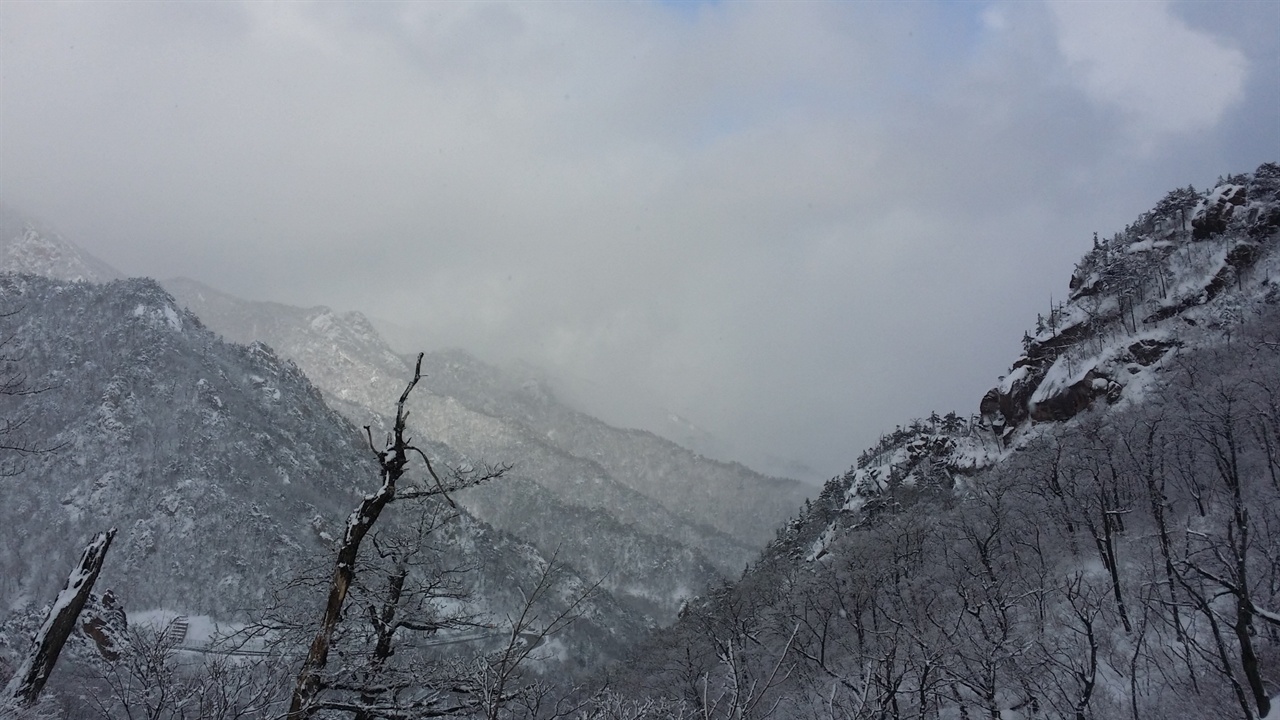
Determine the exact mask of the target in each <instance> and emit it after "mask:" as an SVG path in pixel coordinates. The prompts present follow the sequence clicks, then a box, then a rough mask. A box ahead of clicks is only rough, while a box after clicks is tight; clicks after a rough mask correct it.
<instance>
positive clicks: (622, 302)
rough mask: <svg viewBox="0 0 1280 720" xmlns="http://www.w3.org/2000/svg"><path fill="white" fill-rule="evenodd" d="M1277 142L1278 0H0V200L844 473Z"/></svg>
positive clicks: (962, 404) (215, 279)
mask: <svg viewBox="0 0 1280 720" xmlns="http://www.w3.org/2000/svg"><path fill="white" fill-rule="evenodd" d="M1276 160H1280V3H1271V2H1234V3H1233V2H1217V3H1196V2H1189V3H1163V2H1116V3H1107V2H1090V3H1083V2H1081V3H1071V2H1061V3H1044V4H1041V3H1020V2H1019V3H978V2H974V3H951V2H936V3H934V2H913V3H873V2H856V3H816V2H815V3H782V2H777V3H771V2H740V3H738V2H734V3H730V2H724V3H675V2H671V3H652V2H636V3H588V2H579V3H536V4H535V3H521V4H501V3H477V4H471V3H410V4H392V3H363V2H355V3H301V2H298V3H280V4H269V3H244V4H239V3H231V2H219V3H138V2H133V3H125V2H120V3H27V2H15V1H13V0H6V1H5V2H3V3H0V199H3V200H4V201H5V202H6V203H8V204H10V205H12V206H15V207H17V208H21V209H22V210H24V211H26V212H28V213H31V214H33V215H35V216H37V217H39V218H41V219H43V220H44V221H46V222H48V223H49V224H51V225H53V226H55V227H57V228H58V229H59V230H60V231H61V232H62V234H63V235H65V236H66V237H68V238H69V239H71V240H73V241H75V242H77V243H78V244H80V245H81V246H82V247H84V248H85V249H86V250H88V251H89V252H91V253H93V254H95V255H97V256H98V257H100V258H101V259H103V260H105V261H106V262H108V263H110V264H112V265H114V266H115V267H117V268H119V269H121V270H122V271H124V272H126V273H128V274H130V275H149V276H153V277H158V278H168V277H174V276H187V277H192V278H195V279H198V280H201V281H203V282H206V283H208V284H211V285H213V286H215V287H218V288H220V289H223V290H225V291H227V292H230V293H233V294H236V295H240V296H242V297H245V298H250V299H259V300H274V301H279V302H286V303H290V304H295V305H316V304H325V305H329V306H331V307H334V308H338V309H356V310H360V311H362V312H365V313H366V314H368V315H370V316H374V317H377V318H380V319H383V320H386V321H389V322H391V323H394V324H396V325H398V326H401V327H405V328H410V329H411V330H412V332H411V335H412V337H413V338H415V339H417V340H418V344H419V345H420V346H421V347H422V348H423V349H436V348H446V347H461V348H464V349H467V350H469V351H471V352H472V353H474V354H476V355H477V356H479V357H481V358H483V359H485V360H488V361H491V362H495V363H509V362H514V361H524V362H527V363H529V364H531V365H533V366H536V367H540V368H545V370H546V372H547V373H548V374H549V375H550V376H552V377H554V378H557V379H558V382H557V385H558V387H560V389H561V391H562V392H563V393H564V395H565V397H567V398H568V399H570V400H571V401H573V402H574V403H576V404H578V405H580V406H581V407H583V408H585V409H587V410H590V411H592V412H594V413H596V414H598V415H600V416H601V417H603V418H604V419H606V420H608V421H610V422H613V423H616V424H621V425H637V426H647V427H652V428H657V429H660V427H659V421H660V419H661V418H662V417H665V416H666V415H668V414H670V413H675V414H678V415H680V416H682V417H683V418H686V419H687V420H688V421H690V422H692V423H694V424H696V425H697V426H699V427H701V428H703V429H705V430H706V431H707V432H709V433H711V434H713V435H715V436H717V437H719V438H721V439H722V440H723V441H724V443H725V446H726V447H727V448H729V450H727V451H726V452H728V453H729V454H732V455H733V456H734V457H738V458H740V459H743V460H746V461H748V462H749V463H754V464H757V465H760V466H766V467H777V465H776V464H772V465H771V463H770V462H769V461H768V460H767V459H768V458H774V459H784V460H788V461H794V462H796V463H801V464H803V466H804V467H805V468H807V469H804V470H800V469H796V470H795V472H796V474H801V475H804V476H805V479H810V480H820V479H824V478H825V477H828V476H830V475H833V474H836V473H839V472H841V471H843V470H844V469H846V468H847V467H848V466H849V465H850V464H851V463H852V462H853V461H854V459H855V458H856V457H857V455H858V453H859V452H860V451H861V450H862V449H863V448H865V447H866V446H867V445H869V444H870V443H872V442H874V441H875V439H876V436H877V434H878V433H880V432H881V431H884V430H891V429H892V428H893V426H894V425H895V424H897V423H905V422H907V421H909V420H910V419H911V418H912V417H916V416H923V415H927V414H928V413H929V412H930V411H931V410H937V411H939V412H946V411H948V410H955V411H957V412H959V413H961V414H962V415H967V414H970V413H973V412H976V410H977V404H978V400H979V399H980V397H981V395H982V393H983V392H985V391H986V390H987V389H988V388H989V387H991V386H992V385H993V384H994V383H995V382H996V380H997V378H998V377H999V376H1000V375H1001V374H1002V373H1003V372H1005V370H1006V369H1007V367H1008V365H1009V363H1010V362H1012V360H1013V359H1014V358H1015V357H1016V355H1017V352H1018V342H1019V340H1020V338H1021V337H1022V332H1023V330H1024V329H1026V328H1029V327H1030V326H1031V325H1033V324H1034V321H1035V316H1036V313H1037V312H1038V311H1041V312H1047V309H1048V307H1049V304H1050V302H1051V298H1053V299H1061V298H1062V297H1064V296H1065V294H1066V289H1067V288H1066V283H1067V280H1068V277H1069V275H1070V272H1071V269H1072V264H1073V263H1074V261H1075V260H1077V259H1078V258H1079V256H1080V255H1081V253H1083V252H1084V251H1085V250H1086V249H1087V248H1088V247H1089V244H1090V241H1091V238H1092V234H1093V233H1094V232H1095V231H1096V232H1098V233H1100V234H1102V235H1104V236H1108V235H1110V234H1112V233H1114V232H1116V231H1119V230H1121V229H1122V228H1123V227H1124V225H1125V224H1126V223H1128V222H1131V221H1132V220H1134V219H1135V218H1136V216H1137V214H1138V213H1140V212H1143V211H1145V210H1147V209H1149V208H1150V207H1151V206H1152V205H1153V204H1154V203H1155V202H1156V201H1158V200H1159V199H1160V197H1161V196H1162V195H1163V194H1164V193H1165V192H1166V191H1168V190H1170V189H1172V188H1173V187H1175V186H1186V185H1187V184H1195V185H1196V187H1197V188H1202V187H1204V186H1205V185H1209V184H1211V183H1213V182H1214V181H1215V179H1216V178H1217V177H1218V176H1219V175H1225V174H1227V173H1233V172H1249V171H1252V170H1253V169H1254V168H1255V167H1256V166H1257V165H1258V164H1259V163H1261V162H1264V161H1276Z"/></svg>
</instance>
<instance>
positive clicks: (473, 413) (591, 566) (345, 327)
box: [167, 280, 804, 619]
mask: <svg viewBox="0 0 1280 720" xmlns="http://www.w3.org/2000/svg"><path fill="white" fill-rule="evenodd" d="M167 286H168V288H169V289H170V290H171V291H172V292H173V293H174V294H175V296H177V297H178V298H179V299H181V300H182V302H183V303H184V304H185V305H186V306H187V307H189V308H191V309H193V310H194V311H196V312H197V313H198V314H199V315H200V316H201V317H202V318H205V319H206V321H207V322H209V323H210V324H211V326H212V327H214V328H215V329H217V330H219V331H220V332H222V333H224V334H225V335H227V336H228V337H230V338H234V339H237V340H240V341H245V342H248V341H251V340H263V341H266V342H269V343H270V344H271V345H272V346H273V347H275V348H277V349H278V350H279V351H280V352H281V353H282V354H284V355H285V356H287V357H290V358H291V359H293V360H294V361H296V362H298V363H299V365H300V366H301V367H302V368H303V369H304V370H305V371H306V372H307V375H308V376H309V377H311V378H313V379H314V380H315V381H316V383H317V384H318V385H319V386H320V387H321V388H322V389H323V390H324V391H325V393H326V396H327V397H328V399H329V401H330V403H331V404H332V405H333V406H334V407H336V408H338V409H339V410H340V411H342V412H343V413H344V414H346V415H347V416H348V417H350V418H351V419H352V420H353V421H354V422H356V423H359V424H363V423H367V422H369V420H368V418H370V417H372V416H376V415H377V413H379V412H381V409H380V408H379V407H376V406H375V404H374V402H375V399H376V398H377V397H380V396H385V394H386V393H387V392H388V391H389V390H390V387H388V383H387V379H388V378H391V377H395V376H398V375H401V374H403V372H404V370H402V369H401V368H404V367H405V361H404V360H403V359H402V358H399V357H397V356H396V355H395V354H394V353H393V352H391V350H390V349H389V347H387V346H386V344H385V343H384V342H383V341H382V339H381V338H380V337H379V336H378V335H377V333H376V331H374V329H373V328H372V325H371V324H370V323H369V322H368V321H367V320H366V319H365V318H364V317H363V316H361V315H360V314H358V313H334V312H332V311H330V310H328V309H327V308H311V309H301V308H292V307H286V306H282V305H278V304H274V303H256V302H250V301H244V300H240V299H237V298H233V297H231V296H228V295H225V294H223V293H220V292H218V291H216V290H214V289H212V288H209V287H207V286H204V285H201V284H199V283H196V282H195V281H191V280H172V281H169V282H168V283H167ZM423 370H424V374H425V375H426V377H424V380H423V383H422V389H423V392H421V393H420V394H419V395H418V396H416V397H415V398H414V400H413V414H412V416H411V420H410V422H411V425H412V426H413V427H414V428H416V430H415V432H419V433H421V434H423V435H425V436H428V437H432V438H434V439H437V440H438V441H440V442H441V443H443V444H444V445H447V446H448V448H449V449H450V451H452V452H455V453H458V454H459V456H460V457H465V458H469V459H472V460H474V461H478V460H489V461H503V462H511V463H513V464H514V465H515V466H516V468H515V473H516V477H517V478H518V479H523V480H528V481H530V482H515V483H508V484H504V485H502V486H498V487H493V488H485V489H479V490H476V491H472V492H470V493H467V494H466V495H465V496H464V497H463V500H464V502H465V503H466V504H467V507H468V508H469V509H470V510H471V511H472V512H474V513H476V514H477V515H478V516H479V517H482V518H484V519H485V520H487V521H489V522H492V523H494V524H495V525H497V526H499V527H502V528H504V529H507V530H509V531H511V532H514V533H516V534H517V535H519V536H520V537H522V538H524V539H526V540H529V541H530V542H533V543H535V544H536V545H538V546H539V547H540V548H542V549H543V550H544V552H552V551H555V550H557V549H559V551H560V552H561V553H562V556H563V557H565V558H566V559H568V560H569V561H570V562H571V563H573V564H574V565H575V566H576V567H578V568H580V569H581V570H582V571H583V572H585V573H587V574H588V575H592V574H595V576H597V577H603V578H605V580H604V582H605V586H606V587H607V588H609V589H610V591H611V592H614V593H616V594H618V595H619V597H621V598H629V599H630V600H631V601H632V602H633V604H634V605H635V607H637V608H638V609H641V610H642V611H644V612H646V613H649V614H650V615H652V616H653V617H654V618H655V619H663V618H671V617H673V616H674V613H675V611H676V610H677V609H678V608H679V607H680V605H681V603H682V602H683V601H684V599H685V598H686V597H688V596H689V595H691V594H692V593H694V592H697V591H698V589H699V588H701V587H703V586H704V585H705V583H706V582H708V581H709V580H710V579H712V578H715V577H717V576H718V575H719V574H721V573H725V574H729V573H736V572H737V571H738V570H740V569H741V567H742V566H743V565H745V563H747V562H748V561H749V560H750V558H751V557H752V556H753V555H754V553H755V549H754V548H755V547H758V546H759V544H761V543H763V541H764V536H763V535H762V534H761V532H760V528H761V527H762V526H763V527H770V526H772V525H773V524H776V523H777V522H779V521H780V520H781V519H782V518H784V517H786V515H787V514H789V513H790V512H791V511H792V509H793V508H794V507H796V506H797V505H798V504H799V502H800V501H801V499H802V497H803V490H804V488H803V486H801V485H800V484H799V483H796V482H794V481H782V480H771V479H768V478H763V477H762V476H759V475H757V474H755V473H752V472H750V471H749V470H747V469H745V468H742V467H741V466H731V465H726V464H723V463H715V462H713V461H708V460H705V459H702V458H698V457H696V456H694V455H693V454H692V453H689V452H688V451H685V450H683V449H681V448H679V447H677V446H675V445H673V444H671V443H668V442H666V441H663V440H661V439H659V438H657V437H655V436H652V435H649V434H648V433H642V432H638V431H625V430H618V429H615V428H610V427H608V426H606V425H604V424H603V423H600V422H599V421H596V420H594V419H592V418H589V417H587V416H585V415H582V414H580V413H576V412H574V411H572V410H569V409H567V408H565V407H564V406H562V405H560V404H559V403H558V402H556V401H555V399H554V398H553V397H551V396H550V394H549V393H548V392H546V391H545V389H544V388H543V387H542V386H540V385H538V384H536V383H530V382H526V381H524V380H522V379H517V378H513V377H511V376H509V375H507V374H504V373H502V372H500V371H498V370H496V369H494V368H492V367H489V366H486V365H484V364H483V363H480V362H479V361H477V360H475V359H474V358H471V357H470V356H467V355H466V354H465V353H461V352H457V351H452V352H442V353H431V354H428V355H427V356H426V357H425V358H424V361H423ZM699 496H700V498H699ZM695 500H696V502H695Z"/></svg>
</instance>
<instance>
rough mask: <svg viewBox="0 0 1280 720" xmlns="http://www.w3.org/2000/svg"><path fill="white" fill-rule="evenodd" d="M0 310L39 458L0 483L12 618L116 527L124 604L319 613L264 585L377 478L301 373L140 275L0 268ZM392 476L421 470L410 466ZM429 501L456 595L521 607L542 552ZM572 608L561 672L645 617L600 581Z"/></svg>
mask: <svg viewBox="0 0 1280 720" xmlns="http://www.w3.org/2000/svg"><path fill="white" fill-rule="evenodd" d="M0 304H2V305H3V306H4V307H7V308H15V309H16V312H14V313H12V314H9V315H6V316H5V317H4V318H3V322H4V324H5V326H6V327H5V328H4V329H5V332H4V336H5V337H8V338H10V342H9V343H8V344H7V346H6V351H7V357H9V358H16V359H17V360H16V362H13V363H9V364H7V365H6V370H9V369H12V371H13V372H14V373H20V374H21V376H22V378H23V383H24V386H26V387H29V388H34V389H39V388H46V389H45V390H44V391H43V392H39V393H37V394H32V395H22V396H14V395H3V396H0V417H4V418H6V419H11V418H26V422H25V423H24V424H23V425H22V426H21V428H20V433H21V435H20V439H21V440H22V441H23V444H25V445H27V446H28V447H37V448H44V449H47V450H48V452H42V453H37V454H32V455H27V456H25V457H22V458H20V462H19V463H18V465H17V468H16V470H17V473H16V474H15V475H13V476H12V477H4V478H0V490H2V491H3V497H4V499H5V502H4V503H0V578H3V581H2V582H0V607H2V608H4V609H5V613H6V615H9V616H11V617H18V616H23V615H26V614H30V613H32V612H35V611H37V610H38V609H39V607H40V605H41V604H42V603H43V602H45V601H46V600H48V599H49V598H51V597H53V595H54V593H55V591H56V590H57V589H58V587H60V585H61V583H62V581H63V579H64V578H65V575H64V573H65V569H66V568H67V567H69V566H70V565H71V564H72V561H73V560H74V555H75V554H76V553H77V552H78V551H79V548H80V547H81V546H82V545H83V542H84V541H85V539H87V538H88V537H89V536H91V535H92V534H93V533H94V532H97V531H100V530H103V529H106V528H107V527H111V526H115V527H117V528H118V529H119V534H118V535H117V537H116V540H115V543H114V544H113V546H112V549H111V552H110V554H109V556H108V559H107V562H106V567H105V569H104V571H103V574H102V576H101V578H100V579H99V585H98V589H99V590H100V591H103V590H106V589H112V590H113V591H114V594H115V595H116V596H117V597H118V598H119V599H120V602H121V603H123V605H124V607H125V608H126V609H127V610H128V611H129V612H130V614H131V616H135V615H139V614H141V615H143V616H145V615H148V614H155V613H164V614H168V615H169V616H172V615H174V614H184V615H192V616H197V615H201V616H210V617H212V618H214V619H216V620H219V621H223V622H226V621H234V622H248V621H260V620H262V619H263V617H264V613H268V612H277V613H278V612H282V611H287V612H288V613H290V614H294V615H297V616H300V617H302V618H303V619H304V622H306V621H310V620H313V619H314V617H315V608H317V607H319V605H320V604H321V602H322V600H323V597H322V593H321V592H320V591H319V590H320V588H318V587H316V586H314V585H307V584H303V585H301V586H294V587H292V588H291V589H289V590H288V591H287V592H286V593H285V594H283V595H279V594H278V591H281V590H282V589H283V588H284V586H285V585H286V583H288V582H290V581H292V580H295V579H296V578H297V577H298V576H299V575H300V574H305V573H306V572H315V568H322V570H320V572H323V568H325V567H326V565H327V564H328V563H332V561H333V560H332V558H333V555H332V554H333V551H334V548H333V542H334V538H335V537H341V535H342V531H343V526H344V523H345V522H346V518H347V515H348V513H350V512H351V510H352V508H353V507H355V505H356V504H357V503H358V502H359V500H360V498H361V497H362V496H364V495H365V494H366V493H368V492H369V491H370V490H372V489H373V488H375V487H376V484H377V466H376V462H375V461H374V458H373V457H372V454H371V452H370V450H369V448H368V445H367V443H366V441H365V440H364V438H363V437H362V435H361V434H360V433H359V432H358V431H356V429H355V428H354V427H352V426H351V425H350V424H349V423H348V422H347V421H346V420H345V419H344V418H342V416H340V415H339V414H337V413H336V412H334V411H333V410H331V409H329V408H328V407H327V406H326V405H325V403H324V400H323V397H322V396H321V393H320V392H319V391H318V390H317V389H316V388H315V387H314V386H313V385H312V384H311V383H310V382H309V381H308V380H307V379H306V377H305V376H303V374H302V372H301V371H300V370H299V369H298V367H297V366H296V365H294V364H293V363H291V362H288V361H285V360H282V359H280V358H279V357H277V356H276V355H275V354H274V353H273V352H272V351H271V350H270V349H269V348H267V347H266V346H264V345H261V344H256V345H251V346H240V345H234V344H230V343H226V342H223V341H221V340H220V339H218V338H217V337H216V336H215V335H214V334H213V333H212V332H210V331H209V330H207V329H205V328H204V326H203V325H202V324H201V323H200V321H199V320H198V319H197V318H196V317H195V316H194V315H192V314H190V313H189V312H186V311H184V310H181V309H179V306H178V304H177V303H176V301H175V300H174V299H173V298H172V297H171V296H170V295H168V294H167V293H166V292H165V291H164V290H162V289H161V288H160V287H159V286H158V285H156V284H155V283H154V282H152V281H148V280H127V281H116V282H112V283H109V284H106V285H97V284H93V283H85V282H62V281H56V280H50V279H47V278H41V277H37V276H30V275H13V274H3V275H0ZM400 389H403V382H402V383H401V388H400ZM393 400H394V396H392V397H391V400H388V402H391V401H393ZM11 437H16V436H11ZM420 446H421V447H423V448H424V449H425V450H427V452H429V453H431V452H433V447H432V446H431V445H430V444H428V443H420ZM438 459H439V458H438V456H437V460H438ZM406 480H407V481H408V482H409V483H411V484H412V483H417V482H422V481H423V478H422V473H421V472H420V471H419V472H417V473H415V474H413V475H411V476H407V477H406ZM424 509H427V510H431V511H432V514H433V515H441V516H456V517H454V518H453V519H452V520H450V521H449V522H446V523H444V524H443V526H442V527H441V528H440V529H439V530H438V531H437V533H436V534H435V535H434V536H433V537H434V538H435V541H436V544H437V545H438V547H439V552H440V555H439V558H438V562H439V563H440V564H441V566H442V567H445V568H448V567H458V568H470V570H469V571H468V572H466V573H462V574H460V575H458V576H457V577H458V578H460V580H459V581H458V582H461V583H462V586H461V589H462V590H463V591H465V592H464V594H465V595H466V599H464V600H460V601H458V603H460V605H459V607H465V609H466V611H467V612H469V613H473V614H476V615H478V616H479V617H480V618H481V619H483V620H485V621H486V622H490V623H498V622H500V621H501V619H502V618H504V617H506V616H507V615H508V614H510V613H513V612H518V610H519V608H520V606H521V603H522V602H523V600H522V592H525V591H527V590H529V589H530V588H532V587H534V586H535V585H536V584H537V582H538V580H539V574H540V572H541V571H542V570H543V569H545V568H546V567H547V564H548V561H547V559H546V558H543V557H542V556H541V555H539V553H537V551H536V550H534V549H533V548H532V547H531V546H528V545H527V544H524V543H520V542H517V541H515V540H514V539H512V538H511V537H509V536H507V535H505V534H503V533H500V532H496V531H494V530H493V529H492V528H490V527H488V526H486V525H485V524H484V523H483V522H480V521H477V520H476V519H474V518H472V517H470V516H467V515H466V514H465V513H462V514H458V513H454V512H450V511H449V510H448V508H446V507H443V506H440V507H436V508H434V509H432V508H430V507H427V508H424ZM420 512H421V510H420V509H417V508H415V507H414V506H413V505H412V504H408V505H396V506H393V509H392V510H389V511H388V513H387V514H386V515H385V516H384V518H383V521H381V522H380V527H379V532H380V534H381V533H383V532H385V533H387V534H386V535H383V536H382V541H383V542H389V541H390V540H389V538H390V537H391V535H392V534H394V533H404V532H411V531H412V529H413V526H414V522H415V520H416V518H417V516H418V515H419V514H420ZM368 552H370V553H372V552H373V551H372V550H368ZM563 582H564V583H567V585H565V587H568V586H569V585H572V586H576V587H578V588H587V587H589V586H590V583H587V582H584V581H583V580H582V579H581V578H575V577H571V576H566V579H565V580H564V581H563ZM571 599H572V598H567V599H566V601H567V600H571ZM280 602H284V603H285V604H284V605H283V606H281V605H280V604H279V603H280ZM455 604H457V603H455ZM580 609H581V611H582V612H583V616H582V617H581V618H580V619H579V620H578V621H577V622H575V623H573V625H572V626H571V627H569V628H567V629H566V630H565V632H564V633H563V634H562V635H560V636H558V637H557V642H559V643H561V644H562V645H561V646H562V647H564V648H567V650H568V654H567V655H566V658H567V659H568V660H569V661H570V663H569V664H570V665H573V664H578V666H579V667H581V666H584V665H588V664H594V663H596V662H600V661H602V659H603V658H606V657H609V656H611V655H613V654H615V653H617V652H618V651H619V649H620V648H621V647H622V646H623V645H624V644H625V642H626V639H627V638H628V637H629V636H632V635H634V634H635V633H637V632H638V631H639V629H640V627H641V625H640V624H639V623H638V622H636V621H635V620H634V619H633V617H632V616H631V615H630V614H628V613H627V612H626V611H624V610H623V609H621V608H620V607H619V606H618V605H617V604H616V603H615V602H614V601H613V600H612V598H611V597H610V596H608V594H607V593H596V594H593V595H592V596H591V597H590V598H588V599H587V600H586V602H585V603H584V604H582V605H581V606H580ZM3 635H4V633H3V632H0V636H3ZM0 646H4V643H0ZM15 650H16V648H15V647H13V646H4V647H0V655H10V654H11V653H12V652H14V651H15ZM9 659H11V658H9Z"/></svg>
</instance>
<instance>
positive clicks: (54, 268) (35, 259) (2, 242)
mask: <svg viewBox="0 0 1280 720" xmlns="http://www.w3.org/2000/svg"><path fill="white" fill-rule="evenodd" d="M0 271H8V272H19V273H29V274H31V275H43V276H45V277H51V278H56V279H58V280H69V281H72V282H97V283H101V282H107V281H109V280H116V279H119V278H122V277H124V275H123V274H122V273H121V272H119V271H117V270H116V269H115V268H113V267H111V266H110V265H108V264H106V263H104V262H102V261H101V260H99V259H97V258H95V257H93V256H92V255H90V254H89V253H87V252H85V251H84V250H81V249H80V248H79V247H77V246H76V245H74V244H73V243H71V242H69V241H68V240H66V239H65V238H63V237H62V235H60V234H59V233H58V232H57V231H55V230H52V229H50V228H48V227H46V226H44V225H43V224H41V223H39V222H38V221H36V220H33V219H31V218H29V217H26V216H24V215H22V214H21V213H19V212H18V211H16V210H14V209H12V208H10V207H9V206H7V205H5V204H3V203H0Z"/></svg>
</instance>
